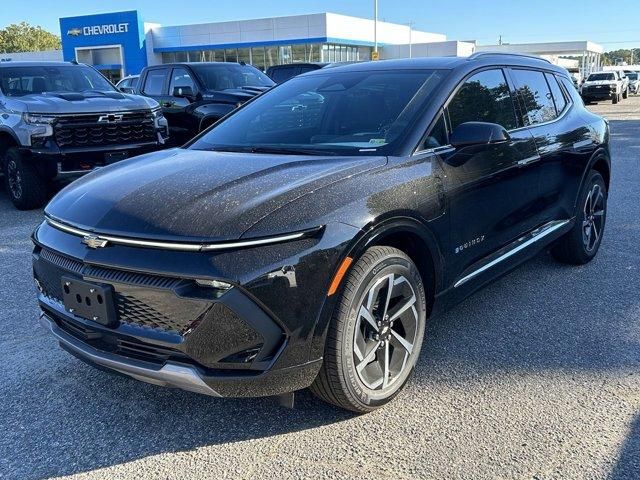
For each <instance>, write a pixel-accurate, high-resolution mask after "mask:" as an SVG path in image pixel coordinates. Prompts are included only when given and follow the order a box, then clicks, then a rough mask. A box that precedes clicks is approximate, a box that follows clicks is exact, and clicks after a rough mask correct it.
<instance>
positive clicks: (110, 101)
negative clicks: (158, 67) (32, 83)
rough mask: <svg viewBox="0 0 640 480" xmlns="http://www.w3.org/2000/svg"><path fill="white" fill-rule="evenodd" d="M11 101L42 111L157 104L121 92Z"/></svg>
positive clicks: (34, 96) (61, 94)
mask: <svg viewBox="0 0 640 480" xmlns="http://www.w3.org/2000/svg"><path fill="white" fill-rule="evenodd" d="M11 102H12V103H14V104H16V106H17V107H18V109H20V110H21V111H24V112H29V113H45V114H63V113H64V114H69V113H103V112H124V111H130V110H143V109H149V108H154V107H156V106H157V105H158V103H157V102H156V101H155V100H152V99H150V98H146V97H141V96H138V95H127V94H124V93H120V92H109V93H100V92H84V93H75V92H47V93H42V94H31V95H24V96H22V97H14V98H12V99H11Z"/></svg>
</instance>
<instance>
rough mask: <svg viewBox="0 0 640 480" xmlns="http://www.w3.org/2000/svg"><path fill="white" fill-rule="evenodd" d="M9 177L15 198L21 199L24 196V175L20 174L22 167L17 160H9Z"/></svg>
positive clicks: (10, 188) (10, 187)
mask: <svg viewBox="0 0 640 480" xmlns="http://www.w3.org/2000/svg"><path fill="white" fill-rule="evenodd" d="M7 179H8V181H9V190H11V195H13V198H16V199H19V198H21V197H22V176H21V175H20V169H19V168H18V165H17V164H16V161H15V160H9V163H8V164H7Z"/></svg>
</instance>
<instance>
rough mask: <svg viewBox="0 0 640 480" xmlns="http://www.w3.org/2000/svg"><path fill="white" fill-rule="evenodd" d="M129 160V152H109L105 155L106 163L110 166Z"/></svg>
mask: <svg viewBox="0 0 640 480" xmlns="http://www.w3.org/2000/svg"><path fill="white" fill-rule="evenodd" d="M127 158H129V152H128V151H122V152H109V153H105V154H104V163H106V164H107V165H110V164H112V163H116V162H119V161H120V160H125V159H127Z"/></svg>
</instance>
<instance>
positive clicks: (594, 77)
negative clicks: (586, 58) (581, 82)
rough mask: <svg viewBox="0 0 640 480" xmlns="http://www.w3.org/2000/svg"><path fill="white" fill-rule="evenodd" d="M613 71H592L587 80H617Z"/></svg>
mask: <svg viewBox="0 0 640 480" xmlns="http://www.w3.org/2000/svg"><path fill="white" fill-rule="evenodd" d="M615 79H616V78H615V75H614V74H613V73H592V74H591V75H589V78H588V79H587V82H597V81H598V80H615Z"/></svg>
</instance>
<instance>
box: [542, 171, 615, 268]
mask: <svg viewBox="0 0 640 480" xmlns="http://www.w3.org/2000/svg"><path fill="white" fill-rule="evenodd" d="M580 206H581V208H580V212H579V213H578V215H577V217H576V223H575V225H574V226H573V228H572V229H571V231H570V232H568V233H567V234H566V235H565V236H564V237H562V238H561V239H560V240H559V242H558V243H557V244H556V245H555V246H554V247H553V248H552V250H551V253H552V254H553V256H554V257H555V258H556V259H557V260H558V261H561V262H563V263H569V264H573V265H583V264H585V263H588V262H590V261H591V260H593V258H594V257H595V256H596V254H597V253H598V249H599V248H600V243H601V242H602V235H603V233H604V226H605V222H606V219H607V187H606V185H605V183H604V179H603V178H602V175H600V173H598V172H596V171H595V170H592V171H591V172H590V173H589V177H588V179H587V182H586V183H585V186H584V188H583V190H582V195H581V196H580Z"/></svg>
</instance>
